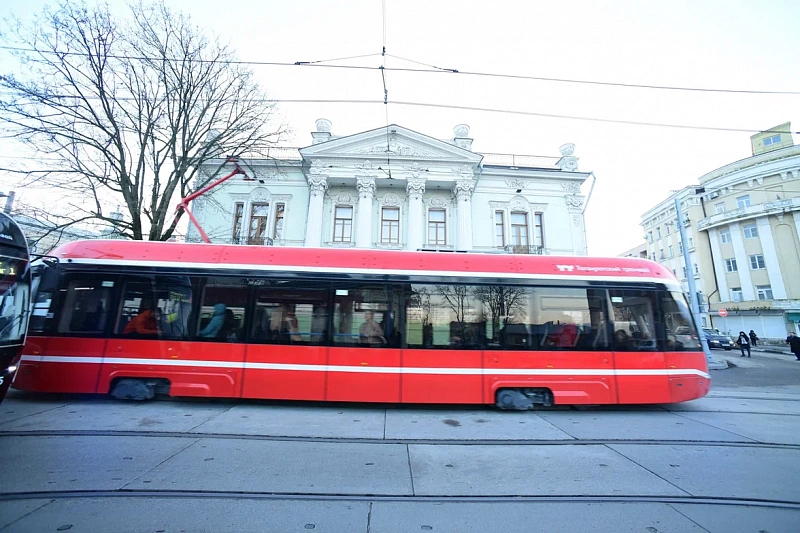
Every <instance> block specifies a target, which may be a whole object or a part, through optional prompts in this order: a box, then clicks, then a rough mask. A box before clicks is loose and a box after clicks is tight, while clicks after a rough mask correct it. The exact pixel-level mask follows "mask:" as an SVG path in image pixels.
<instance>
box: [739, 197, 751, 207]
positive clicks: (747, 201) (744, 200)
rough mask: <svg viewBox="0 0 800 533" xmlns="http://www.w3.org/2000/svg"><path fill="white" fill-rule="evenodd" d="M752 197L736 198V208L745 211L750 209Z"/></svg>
mask: <svg viewBox="0 0 800 533" xmlns="http://www.w3.org/2000/svg"><path fill="white" fill-rule="evenodd" d="M750 205H751V204H750V195H749V194H745V195H744V196H737V197H736V208H737V209H745V208H747V207H750Z"/></svg>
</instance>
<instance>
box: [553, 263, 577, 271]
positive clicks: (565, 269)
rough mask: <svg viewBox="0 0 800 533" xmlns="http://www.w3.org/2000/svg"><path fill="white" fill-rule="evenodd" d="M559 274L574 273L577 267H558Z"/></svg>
mask: <svg viewBox="0 0 800 533" xmlns="http://www.w3.org/2000/svg"><path fill="white" fill-rule="evenodd" d="M556 268H557V269H558V271H559V272H572V271H573V270H575V265H556Z"/></svg>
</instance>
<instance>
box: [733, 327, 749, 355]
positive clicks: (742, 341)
mask: <svg viewBox="0 0 800 533" xmlns="http://www.w3.org/2000/svg"><path fill="white" fill-rule="evenodd" d="M736 344H738V345H739V349H740V350H741V351H742V357H750V339H748V338H747V334H746V333H745V332H744V331H740V332H739V338H738V339H736ZM745 350H747V355H746V356H745V355H744V352H745Z"/></svg>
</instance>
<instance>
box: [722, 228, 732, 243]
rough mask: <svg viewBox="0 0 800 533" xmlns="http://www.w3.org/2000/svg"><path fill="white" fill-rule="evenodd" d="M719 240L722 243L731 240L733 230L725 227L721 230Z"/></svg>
mask: <svg viewBox="0 0 800 533" xmlns="http://www.w3.org/2000/svg"><path fill="white" fill-rule="evenodd" d="M719 240H720V242H722V244H728V243H730V242H731V230H729V229H723V230H720V232H719Z"/></svg>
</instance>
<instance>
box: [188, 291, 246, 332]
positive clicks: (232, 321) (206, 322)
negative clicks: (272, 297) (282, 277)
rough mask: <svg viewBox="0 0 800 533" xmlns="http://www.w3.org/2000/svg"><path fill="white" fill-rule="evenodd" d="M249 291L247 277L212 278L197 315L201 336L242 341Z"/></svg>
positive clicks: (198, 329) (198, 330) (204, 292)
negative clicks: (245, 278)
mask: <svg viewBox="0 0 800 533" xmlns="http://www.w3.org/2000/svg"><path fill="white" fill-rule="evenodd" d="M249 292H250V289H249V287H248V285H247V282H246V280H244V279H241V278H222V277H219V278H208V280H207V282H206V284H205V287H204V290H203V300H202V304H201V306H200V311H199V313H198V317H197V320H198V323H197V338H198V339H203V340H219V341H226V342H242V341H243V340H244V320H245V309H247V298H248V295H249Z"/></svg>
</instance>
